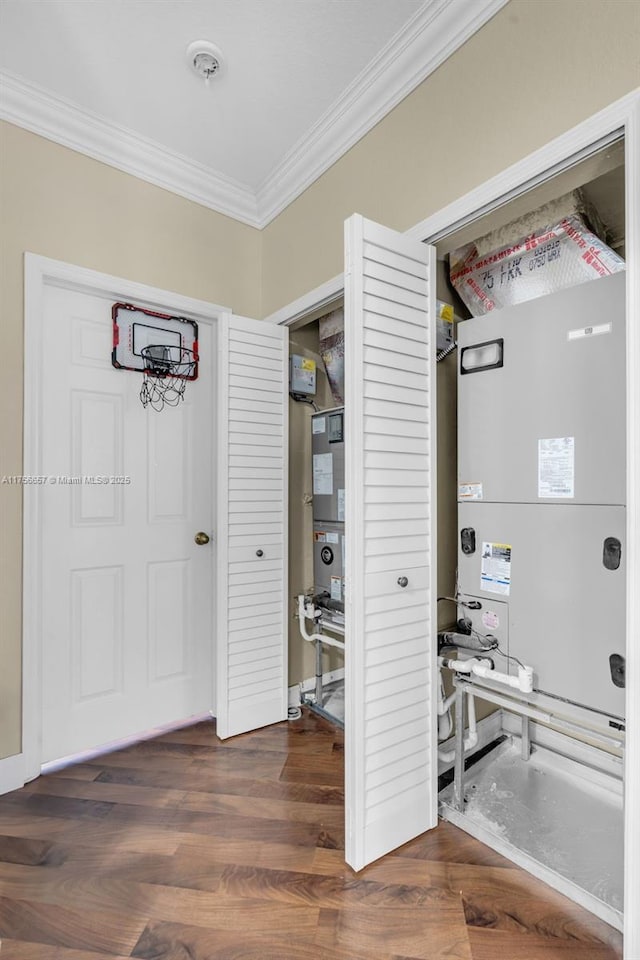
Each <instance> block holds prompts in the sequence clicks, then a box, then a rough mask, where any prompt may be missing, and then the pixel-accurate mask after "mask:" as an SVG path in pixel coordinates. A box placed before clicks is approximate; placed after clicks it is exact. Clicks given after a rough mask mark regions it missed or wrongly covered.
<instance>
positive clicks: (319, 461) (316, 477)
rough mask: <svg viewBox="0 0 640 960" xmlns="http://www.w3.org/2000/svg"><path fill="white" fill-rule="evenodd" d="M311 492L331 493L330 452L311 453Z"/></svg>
mask: <svg viewBox="0 0 640 960" xmlns="http://www.w3.org/2000/svg"><path fill="white" fill-rule="evenodd" d="M313 492H314V493H315V494H320V495H322V494H327V493H328V494H332V493H333V454H332V453H314V455H313Z"/></svg>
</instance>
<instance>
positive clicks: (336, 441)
mask: <svg viewBox="0 0 640 960" xmlns="http://www.w3.org/2000/svg"><path fill="white" fill-rule="evenodd" d="M311 447H312V455H313V519H314V520H324V521H331V522H333V523H343V522H344V407H336V408H335V409H333V410H323V411H321V412H320V413H316V414H314V415H313V416H312V418H311Z"/></svg>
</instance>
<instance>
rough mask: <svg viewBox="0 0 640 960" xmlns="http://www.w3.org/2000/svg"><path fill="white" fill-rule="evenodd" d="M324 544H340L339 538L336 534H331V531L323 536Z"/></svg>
mask: <svg viewBox="0 0 640 960" xmlns="http://www.w3.org/2000/svg"><path fill="white" fill-rule="evenodd" d="M324 542H325V543H339V542H340V537H339V536H338V534H337V533H333V532H332V531H329V532H328V533H325V535H324Z"/></svg>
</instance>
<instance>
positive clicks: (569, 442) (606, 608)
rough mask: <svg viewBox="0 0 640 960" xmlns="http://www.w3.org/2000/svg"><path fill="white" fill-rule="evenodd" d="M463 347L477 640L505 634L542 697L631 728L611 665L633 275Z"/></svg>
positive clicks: (620, 639)
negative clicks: (628, 297)
mask: <svg viewBox="0 0 640 960" xmlns="http://www.w3.org/2000/svg"><path fill="white" fill-rule="evenodd" d="M458 345H459V364H460V366H459V377H458V424H459V434H458V469H459V473H458V520H459V530H458V557H459V562H458V576H459V589H460V593H461V595H462V596H461V599H463V600H464V599H465V598H467V599H468V598H472V599H475V600H478V601H480V603H481V604H482V606H481V608H480V610H478V611H476V613H475V614H474V629H477V630H478V631H479V632H481V633H484V634H493V635H498V630H500V637H499V638H500V639H502V640H503V641H504V640H505V639H507V638H508V639H507V642H508V649H506V650H505V652H506V653H508V654H509V655H510V656H511V657H517V658H518V659H519V660H521V661H522V662H524V663H527V664H529V665H531V666H532V667H533V669H534V687H535V688H536V689H537V690H539V691H543V692H545V693H550V694H552V695H553V696H556V697H559V698H562V699H565V700H569V701H572V702H574V703H578V704H581V705H583V706H585V707H588V708H590V709H592V710H597V711H600V712H602V713H605V714H609V715H610V716H613V717H618V718H619V717H623V716H624V689H622V688H621V687H620V686H619V685H616V683H615V680H614V676H613V671H612V669H611V662H612V661H611V659H610V658H611V657H612V656H615V655H624V650H625V544H624V536H625V485H626V469H625V433H626V424H625V419H626V418H625V402H626V400H625V274H624V272H623V273H619V274H616V275H614V276H611V277H606V278H600V279H597V280H593V281H590V282H587V283H583V284H580V285H578V286H576V287H572V288H569V289H565V290H561V291H559V292H557V293H553V294H549V295H548V296H545V297H539V298H538V299H536V300H531V301H528V302H526V303H521V304H518V305H517V306H512V307H506V308H504V309H502V310H496V311H495V312H493V313H490V314H487V315H485V316H483V317H476V318H472V319H471V320H467V321H465V322H464V323H461V324H460V325H459V327H458ZM498 604H500V607H499V608H498ZM505 617H507V619H508V623H507V624H506V629H505V630H503V627H504V624H503V621H504V618H505ZM496 620H497V622H498V625H499V626H492V624H494V623H495V622H496ZM485 621H486V622H485ZM501 646H502V647H503V649H504V646H503V643H501ZM509 663H510V665H511V669H510V672H512V673H514V672H515V667H514V661H509ZM499 667H500V669H504V662H501V663H500V665H499Z"/></svg>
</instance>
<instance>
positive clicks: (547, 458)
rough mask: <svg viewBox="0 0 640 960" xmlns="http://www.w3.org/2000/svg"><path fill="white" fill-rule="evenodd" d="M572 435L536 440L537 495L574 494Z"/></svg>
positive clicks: (573, 442)
mask: <svg viewBox="0 0 640 960" xmlns="http://www.w3.org/2000/svg"><path fill="white" fill-rule="evenodd" d="M574 454H575V439H574V438H573V437H552V438H551V439H548V440H538V496H539V497H573V496H574V460H575V457H574Z"/></svg>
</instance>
